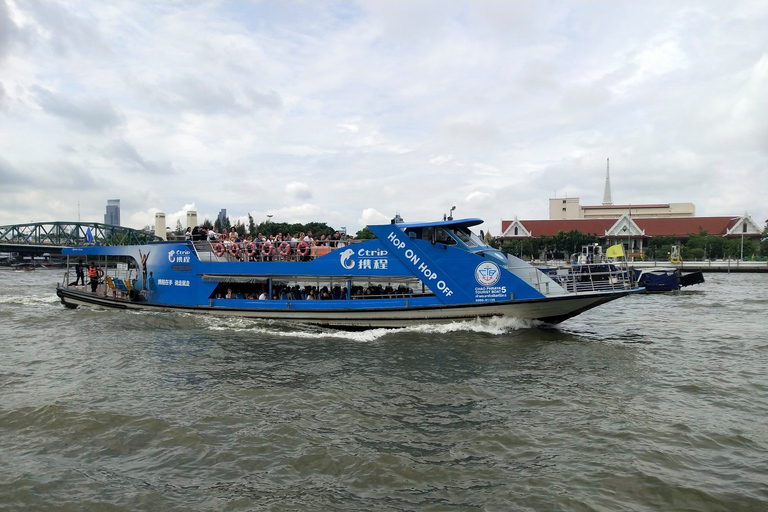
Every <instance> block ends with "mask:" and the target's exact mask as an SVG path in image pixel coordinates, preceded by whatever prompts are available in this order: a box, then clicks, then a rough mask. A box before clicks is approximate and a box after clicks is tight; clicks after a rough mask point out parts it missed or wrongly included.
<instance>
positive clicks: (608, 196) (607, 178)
mask: <svg viewBox="0 0 768 512" xmlns="http://www.w3.org/2000/svg"><path fill="white" fill-rule="evenodd" d="M610 204H613V200H612V199H611V159H610V158H609V159H608V161H607V163H606V166H605V192H603V206H607V205H610Z"/></svg>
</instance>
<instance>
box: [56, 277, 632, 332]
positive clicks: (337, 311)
mask: <svg viewBox="0 0 768 512" xmlns="http://www.w3.org/2000/svg"><path fill="white" fill-rule="evenodd" d="M56 293H57V295H58V296H59V298H60V299H61V302H62V304H63V305H64V306H66V307H68V308H74V307H78V306H91V307H97V308H112V309H122V310H144V311H155V312H180V313H194V314H200V313H204V314H209V315H220V316H238V317H245V318H252V319H260V320H277V321H286V322H294V323H300V324H307V325H317V326H323V327H333V328H340V329H372V328H398V327H408V326H412V325H420V324H425V323H450V322H457V321H465V320H472V319H475V318H489V317H510V318H517V319H521V320H538V321H542V322H546V323H553V324H554V323H559V322H562V321H564V320H567V319H568V318H571V317H573V316H576V315H578V314H580V313H583V312H584V311H587V310H589V309H592V308H594V307H597V306H600V305H602V304H605V303H606V302H610V301H612V300H615V299H618V298H620V297H623V296H625V295H627V294H629V293H631V292H630V291H627V293H617V292H610V293H584V294H579V295H567V296H562V297H557V298H546V299H529V300H518V301H504V302H491V303H478V304H466V305H451V306H449V305H441V306H417V307H402V308H390V309H381V308H365V307H350V308H345V307H343V306H342V307H338V306H336V307H334V308H328V309H311V310H309V309H301V308H297V307H296V305H295V303H291V302H290V301H287V302H285V308H284V309H276V308H275V307H274V304H271V305H270V306H271V307H270V308H252V307H212V306H174V305H168V304H157V303H152V302H146V301H131V300H130V299H124V298H117V297H111V296H108V295H107V296H105V295H101V294H97V293H91V292H88V291H82V290H79V289H74V288H67V287H63V286H59V287H58V288H57V290H56ZM355 302H357V301H355ZM292 305H293V308H292V307H291V306H292Z"/></svg>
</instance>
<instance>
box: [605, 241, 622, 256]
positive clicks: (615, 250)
mask: <svg viewBox="0 0 768 512" xmlns="http://www.w3.org/2000/svg"><path fill="white" fill-rule="evenodd" d="M605 255H606V256H607V257H608V258H621V257H622V256H624V246H623V245H621V244H616V245H612V246H610V247H609V248H608V249H606V250H605Z"/></svg>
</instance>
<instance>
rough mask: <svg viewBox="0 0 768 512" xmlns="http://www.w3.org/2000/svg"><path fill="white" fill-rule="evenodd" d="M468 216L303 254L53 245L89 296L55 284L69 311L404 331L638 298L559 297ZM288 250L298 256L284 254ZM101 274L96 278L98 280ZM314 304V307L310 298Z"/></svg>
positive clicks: (604, 289)
mask: <svg viewBox="0 0 768 512" xmlns="http://www.w3.org/2000/svg"><path fill="white" fill-rule="evenodd" d="M481 223H482V220H480V219H476V218H469V219H458V220H452V219H448V220H443V221H439V222H426V223H395V222H394V221H393V223H391V224H382V225H371V226H368V227H369V228H370V230H371V231H372V232H373V233H374V234H375V235H376V237H377V238H376V239H372V240H365V241H359V242H357V243H340V244H337V245H328V246H321V247H313V248H312V250H311V251H310V250H309V248H307V247H306V246H305V247H290V246H281V249H282V250H280V251H278V252H275V251H273V248H272V247H270V248H269V250H265V249H266V247H265V246H258V245H255V246H254V245H251V244H249V245H245V246H244V245H243V244H239V245H236V246H229V247H225V246H223V245H222V244H220V243H218V242H213V243H211V242H207V241H191V240H190V241H179V242H157V243H151V244H147V245H142V246H103V245H102V246H88V247H72V248H67V249H64V251H63V253H64V254H66V255H67V256H68V259H71V260H72V261H73V263H74V261H76V260H80V259H85V260H88V261H89V262H94V261H95V262H96V263H97V266H98V268H99V272H100V276H99V277H100V279H99V280H98V281H97V282H95V284H94V286H95V291H91V288H90V287H82V286H81V287H78V286H72V285H71V284H70V281H71V280H72V277H71V276H70V275H69V272H67V275H66V276H65V278H64V281H63V282H62V283H61V284H60V285H59V286H58V287H57V295H58V296H59V298H60V299H61V302H62V303H63V304H64V305H65V306H66V307H69V308H76V307H78V306H94V307H101V308H118V309H124V310H145V311H163V312H171V311H179V312H188V313H205V314H211V315H229V316H243V317H249V318H258V319H266V320H282V321H287V322H295V323H302V324H312V325H320V326H328V327H336V328H346V329H366V328H378V327H385V328H392V327H405V326H410V325H417V324H424V323H446V322H454V321H461V320H469V319H474V318H487V317H514V318H519V319H525V320H540V321H543V322H548V323H558V322H561V321H563V320H566V319H568V318H571V317H573V316H575V315H578V314H580V313H582V312H584V311H587V310H589V309H591V308H594V307H596V306H599V305H601V304H605V303H606V302H609V301H612V300H615V299H618V298H620V297H623V296H625V295H627V294H630V293H633V292H638V291H642V288H639V287H637V286H635V285H633V284H632V283H631V282H630V280H627V279H618V278H610V279H607V280H605V282H602V283H601V286H600V287H599V288H594V287H593V288H590V289H573V290H568V289H566V288H565V287H563V286H561V285H560V284H558V283H557V282H556V281H555V280H553V279H551V278H550V277H548V276H546V275H544V274H543V273H541V272H539V271H538V270H537V269H536V268H535V267H533V266H531V265H529V264H528V263H526V262H524V261H522V260H520V259H519V258H516V257H514V256H509V255H506V254H504V253H502V252H501V251H499V250H497V249H494V248H492V247H490V246H489V245H488V244H486V243H485V241H484V240H483V239H482V238H481V237H479V236H477V235H476V234H475V233H474V232H472V230H471V228H472V227H473V226H477V225H479V224H481ZM296 251H299V252H300V254H296ZM102 275H103V278H102ZM314 299H319V300H314Z"/></svg>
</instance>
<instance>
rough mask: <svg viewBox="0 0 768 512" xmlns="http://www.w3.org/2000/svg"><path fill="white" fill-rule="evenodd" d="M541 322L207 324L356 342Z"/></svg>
mask: <svg viewBox="0 0 768 512" xmlns="http://www.w3.org/2000/svg"><path fill="white" fill-rule="evenodd" d="M541 325H544V324H543V323H542V322H539V321H536V320H519V319H516V318H510V317H493V318H476V319H473V320H466V321H462V322H450V323H440V324H429V323H425V324H422V325H418V326H412V327H401V328H396V329H368V330H364V331H345V330H338V329H328V328H323V327H315V326H308V325H296V324H291V323H289V322H284V321H264V320H253V319H245V318H239V317H232V318H228V319H227V323H222V324H215V325H209V326H208V328H209V329H211V330H214V331H230V332H247V333H250V334H265V335H270V336H276V337H285V338H294V339H295V338H307V339H318V338H325V339H344V340H350V341H358V342H373V341H377V340H379V339H382V338H385V337H387V336H392V335H395V334H402V333H420V334H440V335H443V334H449V333H456V332H474V333H483V334H490V335H495V336H500V335H504V334H508V333H510V332H513V331H519V330H523V329H534V328H537V327H539V326H541Z"/></svg>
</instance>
